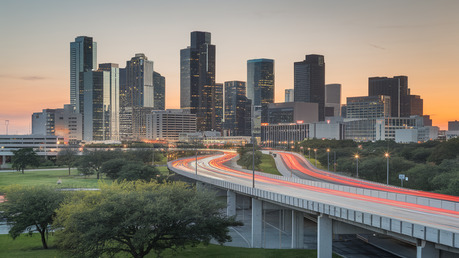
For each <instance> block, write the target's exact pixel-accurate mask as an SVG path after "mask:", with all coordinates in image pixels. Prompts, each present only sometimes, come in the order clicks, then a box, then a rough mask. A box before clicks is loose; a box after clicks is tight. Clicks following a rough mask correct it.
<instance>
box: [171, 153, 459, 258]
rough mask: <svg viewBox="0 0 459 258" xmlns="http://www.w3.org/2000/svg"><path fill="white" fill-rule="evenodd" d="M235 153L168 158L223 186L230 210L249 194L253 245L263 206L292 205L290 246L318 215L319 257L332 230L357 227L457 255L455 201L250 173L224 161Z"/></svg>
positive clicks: (422, 251) (185, 172) (327, 252)
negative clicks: (242, 197) (309, 221)
mask: <svg viewBox="0 0 459 258" xmlns="http://www.w3.org/2000/svg"><path fill="white" fill-rule="evenodd" d="M235 156H236V154H234V153H229V152H226V153H225V154H220V155H214V156H211V157H208V156H207V157H199V158H198V164H196V162H195V157H190V158H184V159H179V160H176V161H171V162H169V163H168V167H169V168H170V169H171V170H172V171H174V172H176V173H178V174H180V175H182V176H185V177H188V178H191V179H193V180H196V181H198V182H200V184H207V185H212V186H214V187H218V188H220V189H224V190H226V191H227V203H228V207H227V213H228V215H234V214H236V200H237V196H238V195H241V196H248V197H250V198H251V208H252V209H251V212H252V214H251V227H252V228H251V239H250V245H251V247H254V248H258V247H262V244H263V235H262V232H263V223H262V217H263V206H265V207H267V206H269V205H276V206H279V207H282V208H283V209H287V210H291V212H290V213H289V214H291V216H283V219H284V220H287V221H288V223H289V224H290V225H291V241H290V242H291V246H290V247H291V248H300V249H301V248H304V246H303V236H304V232H303V230H304V219H305V218H308V219H312V220H316V221H317V250H318V257H331V255H332V248H331V247H332V239H333V235H334V234H358V233H378V234H383V235H387V236H391V237H394V238H396V239H400V240H403V241H405V242H408V243H411V244H412V245H414V246H416V257H457V256H458V255H459V203H458V202H455V201H450V200H442V199H440V198H429V197H424V196H417V195H415V194H414V193H413V194H410V193H409V192H405V193H397V192H394V191H391V190H390V189H384V190H372V189H366V188H362V187H354V186H346V185H343V184H334V183H327V182H319V181H311V180H304V179H300V178H295V177H283V176H275V175H269V174H265V173H260V172H255V175H254V176H253V175H252V172H251V171H247V170H241V169H234V168H232V167H230V166H228V165H227V164H228V163H230V162H232V161H231V160H232V159H233V158H234V157H235ZM196 165H197V166H198V167H196ZM196 168H197V169H196ZM196 172H197V173H196ZM253 178H255V180H254V181H253ZM353 180H355V179H353ZM253 183H255V187H252V186H253Z"/></svg>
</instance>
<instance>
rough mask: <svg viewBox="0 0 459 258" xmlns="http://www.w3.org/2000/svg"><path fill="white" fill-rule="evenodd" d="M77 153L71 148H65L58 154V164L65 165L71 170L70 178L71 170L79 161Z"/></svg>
mask: <svg viewBox="0 0 459 258" xmlns="http://www.w3.org/2000/svg"><path fill="white" fill-rule="evenodd" d="M76 155H77V151H76V150H75V149H71V148H65V149H63V150H61V151H59V152H58V153H57V164H59V165H64V166H66V167H68V168H69V176H70V168H71V167H72V166H73V165H74V164H75V162H76V159H77V156H76Z"/></svg>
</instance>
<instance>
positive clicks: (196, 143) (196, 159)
mask: <svg viewBox="0 0 459 258" xmlns="http://www.w3.org/2000/svg"><path fill="white" fill-rule="evenodd" d="M194 143H195V145H194V147H195V149H196V152H195V153H196V155H195V161H194V162H195V169H196V175H198V141H197V139H195V142H194Z"/></svg>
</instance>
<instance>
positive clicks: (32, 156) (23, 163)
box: [12, 148, 40, 174]
mask: <svg viewBox="0 0 459 258" xmlns="http://www.w3.org/2000/svg"><path fill="white" fill-rule="evenodd" d="M13 154H14V156H13V159H12V161H13V168H14V169H16V170H17V171H19V170H21V171H22V174H24V169H25V168H26V167H27V166H38V164H39V163H40V160H39V158H38V155H37V153H36V152H35V151H34V150H33V149H32V148H23V149H19V150H16V151H13Z"/></svg>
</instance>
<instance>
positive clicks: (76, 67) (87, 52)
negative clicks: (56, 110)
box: [70, 36, 97, 113]
mask: <svg viewBox="0 0 459 258" xmlns="http://www.w3.org/2000/svg"><path fill="white" fill-rule="evenodd" d="M96 67H97V43H96V42H94V41H93V39H92V37H86V36H79V37H76V38H75V41H74V42H70V104H71V105H73V106H74V107H75V109H76V112H77V113H80V105H79V103H80V99H79V97H80V92H79V91H80V73H81V72H88V71H92V70H95V69H96Z"/></svg>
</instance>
